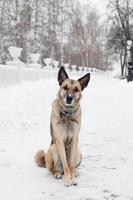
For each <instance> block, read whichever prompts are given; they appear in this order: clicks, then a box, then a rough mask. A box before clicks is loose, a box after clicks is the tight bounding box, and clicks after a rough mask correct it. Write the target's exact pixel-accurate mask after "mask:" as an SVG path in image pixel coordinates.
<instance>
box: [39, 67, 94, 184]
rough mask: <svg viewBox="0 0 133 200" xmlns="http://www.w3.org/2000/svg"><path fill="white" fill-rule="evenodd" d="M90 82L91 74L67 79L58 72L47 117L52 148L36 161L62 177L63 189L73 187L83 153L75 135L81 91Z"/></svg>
mask: <svg viewBox="0 0 133 200" xmlns="http://www.w3.org/2000/svg"><path fill="white" fill-rule="evenodd" d="M89 81H90V73H88V74H86V75H85V76H83V77H82V78H80V79H78V80H73V79H69V77H68V75H67V73H66V71H65V69H64V67H61V68H60V69H59V72H58V82H59V85H60V89H59V92H58V95H57V98H56V99H55V100H54V102H53V104H52V113H51V118H50V133H51V145H50V147H49V149H48V152H47V154H45V152H44V151H43V150H40V151H39V152H38V153H37V154H36V156H35V161H36V163H37V165H38V166H40V167H46V168H47V169H48V170H49V171H50V172H51V173H52V175H53V176H54V177H55V178H57V179H60V178H61V177H62V175H63V174H64V178H65V186H71V185H76V184H77V183H76V181H75V177H77V176H78V173H77V171H76V168H77V167H78V166H79V165H80V163H81V160H82V154H81V152H80V150H79V148H78V140H79V139H78V135H79V131H80V127H81V108H80V100H81V96H82V94H81V92H82V91H83V90H84V88H86V87H87V85H88V83H89Z"/></svg>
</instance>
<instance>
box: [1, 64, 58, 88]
mask: <svg viewBox="0 0 133 200" xmlns="http://www.w3.org/2000/svg"><path fill="white" fill-rule="evenodd" d="M56 76H57V70H50V71H49V72H48V71H47V70H45V69H35V68H19V67H13V66H2V65H0V87H5V86H8V85H14V84H20V83H22V82H23V81H37V80H40V79H45V78H52V77H56Z"/></svg>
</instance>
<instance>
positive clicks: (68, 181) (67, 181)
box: [65, 178, 73, 187]
mask: <svg viewBox="0 0 133 200" xmlns="http://www.w3.org/2000/svg"><path fill="white" fill-rule="evenodd" d="M71 185H73V183H72V179H71V178H65V186H66V187H70V186H71Z"/></svg>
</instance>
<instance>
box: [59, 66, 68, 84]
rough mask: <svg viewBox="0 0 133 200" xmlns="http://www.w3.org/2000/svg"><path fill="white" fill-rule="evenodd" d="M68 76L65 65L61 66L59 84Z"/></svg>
mask: <svg viewBox="0 0 133 200" xmlns="http://www.w3.org/2000/svg"><path fill="white" fill-rule="evenodd" d="M67 78H69V77H68V75H67V73H66V71H65V68H64V67H61V68H60V69H59V72H58V82H59V85H61V84H62V83H63V82H64V81H65V80H66V79H67Z"/></svg>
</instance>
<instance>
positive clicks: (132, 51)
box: [127, 40, 133, 82]
mask: <svg viewBox="0 0 133 200" xmlns="http://www.w3.org/2000/svg"><path fill="white" fill-rule="evenodd" d="M132 80H133V42H132V40H127V81H128V82H129V81H132Z"/></svg>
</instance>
